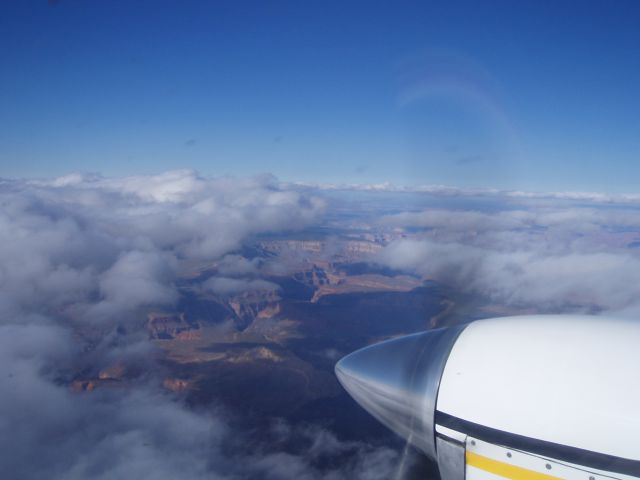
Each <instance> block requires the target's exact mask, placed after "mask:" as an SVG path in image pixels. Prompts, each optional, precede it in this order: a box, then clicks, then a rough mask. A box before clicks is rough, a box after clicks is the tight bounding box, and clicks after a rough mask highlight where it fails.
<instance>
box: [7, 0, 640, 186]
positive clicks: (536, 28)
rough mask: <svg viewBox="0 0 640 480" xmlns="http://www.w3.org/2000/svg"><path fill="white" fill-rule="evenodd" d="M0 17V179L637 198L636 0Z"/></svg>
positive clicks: (311, 4) (639, 72) (65, 9)
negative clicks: (327, 185) (279, 183)
mask: <svg viewBox="0 0 640 480" xmlns="http://www.w3.org/2000/svg"><path fill="white" fill-rule="evenodd" d="M0 8H1V11H0V67H1V69H0V176H48V175H57V174H62V173H66V172H69V171H90V172H101V173H104V174H107V175H120V174H137V173H149V172H158V171H163V170H166V169H173V168H185V167H186V168H195V169H197V170H199V171H200V172H202V173H204V174H214V175H219V174H236V175H244V174H253V173H260V172H272V173H274V174H276V175H277V176H279V177H280V178H283V179H286V180H316V181H328V182H329V181H333V182H359V183H364V182H382V181H392V182H397V183H404V184H414V183H443V184H450V185H458V186H471V185H473V186H496V187H501V188H527V189H535V190H558V189H567V190H580V189H590V190H605V191H613V192H618V191H638V190H640V182H638V180H639V179H640V114H639V112H640V2H637V1H630V2H625V1H615V2H611V1H602V2H589V1H576V2H563V1H558V0H554V1H548V2H545V1H534V2H524V1H504V2H502V1H500V2H498V1H494V2H491V1H489V2H485V1H469V2H454V1H447V2H428V1H424V0H423V1H416V2H402V1H393V2H391V1H389V2H374V1H361V2H355V1H354V2H349V1H337V2H321V1H299V0H298V1H291V2H280V1H268V0H264V1H259V2H246V1H239V0H234V1H228V2H227V1H208V0H202V1H191V0H175V1H160V0H155V1H142V0H140V1H131V0H109V1H107V0H60V1H58V2H54V1H50V2H47V1H46V0H42V1H40V0H5V1H3V2H1V4H0Z"/></svg>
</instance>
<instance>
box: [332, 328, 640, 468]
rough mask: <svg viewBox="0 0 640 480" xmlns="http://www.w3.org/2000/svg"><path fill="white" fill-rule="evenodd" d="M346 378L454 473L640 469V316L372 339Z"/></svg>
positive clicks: (382, 417) (361, 397)
mask: <svg viewBox="0 0 640 480" xmlns="http://www.w3.org/2000/svg"><path fill="white" fill-rule="evenodd" d="M336 375H337V377H338V379H339V380H340V383H341V384H342V385H343V386H344V388H345V389H346V390H347V392H349V394H350V395H351V396H352V397H353V398H354V399H355V400H356V401H357V402H358V403H359V404H360V405H361V406H362V407H364V408H365V409H366V410H367V411H368V412H370V413H371V414H372V415H373V416H374V417H376V418H377V419H378V420H379V421H381V422H382V423H383V424H385V425H386V426H387V427H389V428H390V429H391V430H393V431H394V432H396V433H397V434H399V435H400V436H402V437H403V438H405V439H406V440H407V441H408V442H410V443H411V444H413V445H414V446H415V447H417V448H418V449H419V450H421V451H422V452H424V453H425V454H426V455H427V456H429V457H430V458H432V459H434V460H435V461H436V462H437V463H438V467H439V469H440V473H441V476H442V478H443V479H445V480H459V479H464V478H467V479H471V480H474V479H495V478H496V475H497V476H498V477H502V478H518V479H520V478H522V479H540V480H553V479H556V478H566V479H573V478H575V479H582V480H596V479H605V478H608V479H610V478H618V479H623V480H624V479H631V478H640V322H635V321H630V320H620V319H613V318H607V317H589V316H566V315H541V316H522V317H505V318H495V319H489V320H480V321H476V322H473V323H470V324H467V325H461V326H455V327H449V328H440V329H435V330H430V331H427V332H424V333H418V334H414V335H409V336H406V337H400V338H396V339H393V340H388V341H385V342H382V343H379V344H377V345H372V346H369V347H366V348H364V349H362V350H359V351H357V352H354V353H352V354H350V355H347V356H346V357H344V358H343V359H342V360H340V361H339V362H338V364H337V365H336Z"/></svg>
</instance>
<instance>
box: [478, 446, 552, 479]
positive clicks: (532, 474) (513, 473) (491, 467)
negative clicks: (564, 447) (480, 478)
mask: <svg viewBox="0 0 640 480" xmlns="http://www.w3.org/2000/svg"><path fill="white" fill-rule="evenodd" d="M466 456H467V465H471V466H472V467H476V468H479V469H480V470H484V471H485V472H489V473H493V474H495V475H499V476H501V477H505V478H514V479H517V480H559V477H554V476H552V475H547V474H545V473H538V472H536V471H534V470H529V469H527V468H522V467H517V466H515V465H511V464H508V463H504V462H499V461H498V460H493V459H492V458H488V457H484V456H482V455H478V454H477V453H473V452H469V451H467V454H466Z"/></svg>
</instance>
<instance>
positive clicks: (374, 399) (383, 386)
mask: <svg viewBox="0 0 640 480" xmlns="http://www.w3.org/2000/svg"><path fill="white" fill-rule="evenodd" d="M463 329H464V326H459V327H450V328H439V329H436V330H430V331H428V332H424V333H418V334H415V335H408V336H406V337H400V338H396V339H393V340H388V341H386V342H382V343H379V344H377V345H372V346H370V347H366V348H363V349H362V350H358V351H356V352H354V353H352V354H350V355H347V356H346V357H344V358H343V359H342V360H340V361H339V362H338V363H337V365H336V367H335V370H336V375H337V377H338V380H340V383H341V384H342V386H343V387H344V388H345V390H347V392H349V394H350V395H351V396H352V397H353V398H354V399H355V400H356V401H357V402H358V403H359V404H360V405H361V406H362V407H363V408H364V409H365V410H367V411H368V412H369V413H370V414H371V415H373V416H374V417H376V418H377V419H378V420H379V421H380V422H382V423H383V424H384V425H386V426H387V427H388V428H390V429H391V430H393V431H394V432H396V433H397V434H398V435H400V436H402V437H403V438H405V439H406V440H408V441H409V442H411V443H412V444H414V445H415V446H416V447H418V448H419V449H420V450H422V451H423V452H424V453H425V454H427V455H428V456H430V457H432V458H435V456H436V450H435V433H434V415H435V406H436V399H437V395H438V387H439V385H440V377H441V376H442V371H443V370H444V365H445V363H446V362H447V357H448V356H449V352H450V351H451V348H452V347H453V344H454V343H455V341H456V339H457V338H458V335H459V334H460V332H461V331H462V330H463Z"/></svg>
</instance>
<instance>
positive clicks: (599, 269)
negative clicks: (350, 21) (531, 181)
mask: <svg viewBox="0 0 640 480" xmlns="http://www.w3.org/2000/svg"><path fill="white" fill-rule="evenodd" d="M380 225H382V226H383V227H386V228H392V229H396V230H399V231H405V230H407V231H408V230H412V231H414V232H415V231H416V229H417V233H414V234H412V235H411V236H409V237H407V238H402V239H399V240H396V241H394V242H392V243H391V244H389V245H388V246H387V247H386V248H385V249H384V250H383V251H382V252H381V253H380V255H379V256H378V257H377V261H379V262H381V263H383V264H385V265H388V266H391V267H393V268H399V269H403V270H408V271H413V272H416V273H419V274H421V275H425V276H428V277H431V278H434V279H439V280H441V281H444V282H446V283H448V284H450V285H452V286H454V287H455V288H457V289H459V290H461V291H466V292H470V293H475V294H480V295H483V296H485V297H487V298H488V299H490V300H491V301H495V302H500V303H505V304H508V305H512V306H520V307H527V308H534V309H536V310H538V311H541V312H561V311H567V310H572V311H587V312H588V311H591V312H594V311H595V312H614V313H624V312H627V313H631V312H634V311H636V309H637V308H638V306H639V305H640V300H639V299H640V255H639V254H638V251H637V249H635V248H631V247H632V246H633V244H634V243H633V242H634V241H635V239H636V238H640V212H638V211H637V210H636V209H628V208H627V209H614V208H604V207H599V208H595V207H584V206H567V207H564V208H562V207H558V206H553V207H551V206H548V205H545V206H527V207H526V208H525V207H523V206H522V205H520V206H519V207H517V206H515V207H514V205H505V206H504V208H503V209H498V210H496V211H477V210H454V209H452V210H438V209H430V210H425V211H420V212H404V213H399V214H394V215H390V216H386V217H383V218H382V219H380Z"/></svg>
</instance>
